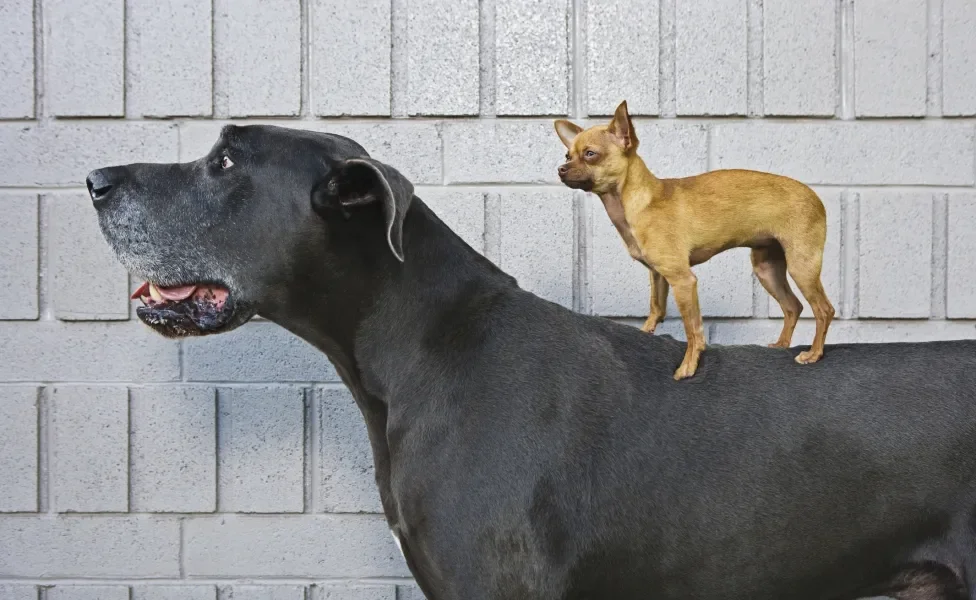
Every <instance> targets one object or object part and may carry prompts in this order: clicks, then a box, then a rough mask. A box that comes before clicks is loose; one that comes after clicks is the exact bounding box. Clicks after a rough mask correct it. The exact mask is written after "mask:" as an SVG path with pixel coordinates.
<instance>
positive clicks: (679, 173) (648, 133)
mask: <svg viewBox="0 0 976 600" xmlns="http://www.w3.org/2000/svg"><path fill="white" fill-rule="evenodd" d="M634 130H635V131H636V133H637V139H638V140H640V144H639V145H638V147H637V154H639V155H640V157H641V158H643V159H644V162H645V163H646V164H647V168H648V169H650V170H651V172H653V173H654V174H655V175H656V176H658V177H688V176H689V175H697V174H699V173H704V172H705V171H707V170H708V132H707V131H706V130H705V127H704V126H703V125H689V124H686V123H674V122H668V121H657V120H654V121H651V120H644V119H635V120H634ZM560 146H561V144H560Z"/></svg>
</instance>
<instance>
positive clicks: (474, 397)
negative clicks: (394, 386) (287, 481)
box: [448, 291, 976, 599]
mask: <svg viewBox="0 0 976 600" xmlns="http://www.w3.org/2000/svg"><path fill="white" fill-rule="evenodd" d="M496 303H497V302H496ZM497 304H499V305H498V307H497V311H496V314H495V315H494V318H493V319H492V323H493V324H494V326H493V328H492V330H491V334H490V336H489V337H488V339H487V340H485V343H484V345H483V346H481V348H482V350H483V352H481V353H479V354H478V355H477V357H476V361H477V363H478V364H477V365H475V364H468V365H467V366H465V367H463V371H464V373H465V374H464V375H463V376H461V378H460V379H459V380H458V381H459V382H460V385H461V387H462V389H460V390H456V391H455V392H454V393H452V394H448V395H450V396H453V397H458V398H464V399H465V400H464V401H465V414H466V415H467V416H468V418H469V419H470V418H471V415H472V414H473V415H477V414H478V413H479V410H478V408H477V406H478V405H479V404H480V403H481V402H488V403H492V404H493V405H495V406H494V409H495V410H496V411H498V410H499V409H502V412H504V414H506V415H507V419H506V420H505V421H504V422H493V423H492V424H491V427H490V428H488V429H487V430H486V428H485V424H484V423H480V424H479V426H478V428H477V429H475V428H472V429H470V430H468V431H466V432H465V433H464V436H465V437H464V439H465V443H464V444H463V447H464V450H465V454H466V455H467V458H470V459H471V462H470V463H467V462H466V458H465V456H459V457H457V460H456V463H455V466H456V468H457V469H458V470H459V471H460V472H463V471H465V470H466V469H474V470H479V477H478V478H477V481H472V482H471V483H472V486H473V487H475V488H480V486H479V485H478V481H485V480H494V478H495V477H498V478H500V479H501V478H505V477H509V478H511V477H513V474H512V472H511V466H512V465H513V464H518V465H519V468H520V473H518V474H517V475H514V477H516V479H518V481H519V485H520V486H522V487H523V488H524V489H525V490H526V494H528V496H527V498H526V502H527V503H528V504H530V505H532V504H533V502H535V504H536V505H538V504H539V502H542V500H541V499H542V498H550V499H549V500H547V501H546V502H544V503H543V505H542V506H540V507H539V513H538V514H537V515H531V516H529V517H528V518H530V519H535V522H534V523H533V524H532V525H531V526H528V528H529V529H531V530H535V531H537V532H539V536H540V540H543V542H540V543H542V547H543V548H545V547H547V544H548V545H549V546H551V548H554V549H556V550H551V552H554V553H555V555H549V556H547V557H546V561H547V562H555V563H557V564H563V565H565V568H566V571H565V578H566V581H572V582H573V583H572V584H571V585H570V588H571V589H573V590H574V591H575V592H576V593H579V594H582V595H578V596H572V597H580V598H586V597H615V598H642V597H644V596H643V595H641V594H642V593H643V592H642V591H641V590H645V591H646V590H647V589H655V590H660V591H661V594H660V595H658V596H656V597H660V598H670V597H674V598H679V597H694V598H723V599H730V598H757V597H776V593H777V592H778V593H779V594H780V595H781V596H783V597H787V596H788V597H794V598H802V597H805V595H806V594H807V593H809V594H811V596H809V597H826V596H824V595H823V592H824V590H825V589H829V590H832V593H833V595H836V596H843V595H844V594H848V593H853V592H854V591H855V590H857V589H860V588H864V587H865V586H869V585H872V584H876V583H879V582H882V581H887V580H889V579H891V578H892V577H894V574H895V573H897V572H898V571H899V569H903V568H905V566H906V565H912V564H915V563H917V562H919V561H921V560H923V559H925V558H926V556H925V552H926V548H930V549H931V548H933V547H937V550H938V552H937V553H936V554H937V555H938V557H937V558H935V559H934V560H939V561H942V562H943V563H944V564H946V566H947V568H949V569H950V570H954V572H957V573H961V572H963V569H966V568H968V569H972V568H973V567H974V565H968V564H966V561H968V560H971V559H970V558H967V557H968V555H967V554H965V553H963V552H962V551H961V550H959V548H960V547H966V548H971V543H972V539H973V536H972V533H971V531H970V530H969V529H968V528H969V524H968V519H969V517H970V516H971V515H972V513H973V507H974V506H976V480H974V478H973V473H976V391H974V390H976V341H959V342H931V343H904V344H879V345H874V344H851V345H834V346H828V348H827V353H826V355H825V358H824V359H823V360H822V361H821V362H820V363H817V364H814V365H797V364H796V363H795V362H794V361H793V356H794V355H795V354H796V353H797V352H798V351H799V350H798V349H793V350H779V349H769V348H765V347H759V346H728V347H725V346H718V345H716V346H710V347H709V349H708V351H707V352H706V353H705V354H704V358H703V361H702V363H701V366H700V368H699V370H698V373H697V375H696V376H695V377H694V378H693V379H691V380H687V381H683V382H675V381H673V380H672V378H671V372H672V369H673V366H674V365H675V364H677V363H678V362H680V359H681V356H682V354H683V351H684V344H683V343H682V342H678V341H676V340H673V339H671V338H669V337H663V336H648V335H647V334H645V333H643V332H640V331H638V330H636V329H634V328H629V327H625V326H622V325H618V324H615V323H612V322H609V321H607V320H604V319H598V318H581V317H580V316H579V315H575V314H572V313H570V312H569V311H567V310H565V309H563V308H561V307H558V306H556V305H554V304H550V303H548V302H544V301H540V300H538V299H537V298H535V297H534V296H530V295H528V294H525V293H524V292H521V291H513V292H512V293H511V294H510V295H508V296H507V298H506V299H505V300H504V301H502V302H500V303H497ZM515 339H517V340H518V343H519V344H520V346H521V347H520V351H519V352H517V353H515V352H511V351H510V344H509V341H510V340H515ZM526 340H530V341H528V342H527V341H526ZM526 346H527V347H526ZM895 365H897V368H893V366H895ZM509 389H519V390H520V393H519V394H518V396H517V397H513V396H511V395H510V394H508V393H507V391H506V390H509ZM475 419H477V417H475ZM462 429H463V427H462ZM495 439H499V440H506V447H498V446H496V444H495V442H494V440H495ZM541 439H545V440H546V443H545V444H544V445H539V444H538V443H537V440H541ZM485 456H493V460H491V461H488V462H489V465H487V466H486V464H485V461H484V457H485ZM495 471H497V473H496V472H495ZM594 473H599V474H600V475H599V480H600V481H601V482H603V484H602V485H601V486H600V488H599V489H596V488H593V486H592V485H591V482H592V481H593V480H594V477H593V474H594ZM554 490H563V491H562V492H560V493H559V494H555V492H554ZM481 491H484V492H485V494H484V498H483V499H482V500H483V502H484V505H483V509H484V510H486V511H490V510H491V509H492V508H491V505H492V503H493V502H496V501H498V502H500V501H501V497H500V496H499V497H495V496H494V494H493V492H492V490H490V489H484V490H481ZM509 491H510V490H509ZM505 493H508V491H506V492H505ZM553 495H556V496H558V497H559V499H558V500H552V499H551V497H552V496H553ZM533 498H534V499H535V500H533ZM475 514H476V513H475ZM471 518H474V517H473V516H472V517H471ZM567 531H572V532H573V535H572V538H573V539H574V540H577V541H576V543H575V544H574V545H573V546H572V547H562V546H560V540H562V539H564V538H566V532H567ZM648 532H653V535H650V536H649V535H648ZM798 539H799V540H803V542H802V543H798V542H797V540H798ZM601 540H613V542H612V544H604V543H603V542H602V541H601ZM946 540H949V541H946ZM757 549H758V550H757ZM920 553H921V554H920ZM771 565H776V568H775V569H773V568H771ZM513 568H515V567H513ZM771 571H772V572H773V573H778V574H779V575H773V576H772V581H771V580H770V572H771ZM584 574H585V575H584ZM581 576H582V577H585V578H589V579H588V580H586V581H583V580H580V577H581ZM828 582H829V583H828ZM800 584H804V585H800ZM807 584H809V585H807ZM549 585H550V586H551V585H552V584H551V583H550V584H549ZM798 586H799V587H798ZM570 588H568V589H570ZM608 590H610V591H612V592H613V595H612V596H611V595H606V594H607V593H608ZM805 590H809V592H807V591H805ZM588 593H594V594H596V593H599V594H604V595H597V596H588V595H587V594H588Z"/></svg>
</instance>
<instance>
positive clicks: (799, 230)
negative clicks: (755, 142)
mask: <svg viewBox="0 0 976 600" xmlns="http://www.w3.org/2000/svg"><path fill="white" fill-rule="evenodd" d="M555 126H556V133H557V134H558V135H559V137H560V139H561V140H562V141H563V143H564V144H565V145H566V147H567V148H568V149H569V152H568V153H567V154H566V158H567V162H566V163H565V164H564V165H562V166H560V167H559V175H560V178H561V179H562V180H563V183H565V184H566V185H567V186H569V187H572V188H577V189H583V190H586V191H592V192H594V193H596V194H598V195H599V196H600V199H601V200H602V201H603V206H604V208H606V210H607V215H608V216H609V217H610V219H611V221H612V222H613V224H614V226H615V227H616V228H617V232H618V233H619V234H620V236H621V238H622V239H623V241H624V244H625V245H626V247H627V251H628V252H629V253H630V255H631V257H632V258H634V259H635V260H638V261H640V262H642V263H643V264H644V265H646V266H647V267H648V268H649V269H650V271H651V275H650V277H651V303H650V314H649V316H648V317H647V321H646V322H645V323H644V326H643V327H642V329H643V330H644V331H646V332H648V333H653V332H654V329H655V328H656V327H657V324H658V323H660V322H661V321H663V320H664V312H665V303H666V300H667V295H668V289H669V288H670V289H671V290H673V291H674V298H675V301H676V302H677V304H678V309H679V310H680V311H681V318H682V320H683V321H684V325H685V333H686V334H687V336H688V348H687V350H686V352H685V356H684V360H682V362H681V365H680V366H679V367H678V370H677V371H676V372H675V374H674V377H675V379H684V378H686V377H691V376H692V375H694V373H695V370H696V369H697V368H698V359H699V357H700V355H701V353H702V351H703V350H704V349H705V336H704V331H703V327H702V318H701V309H700V307H699V305H698V283H697V281H698V280H697V279H696V278H695V275H694V274H693V273H692V271H691V267H693V266H695V265H697V264H701V263H703V262H705V261H707V260H708V259H710V258H711V257H713V256H715V255H716V254H718V253H719V252H724V251H725V250H728V249H729V248H739V247H747V248H752V266H753V271H754V272H755V273H756V276H757V277H758V278H759V281H760V282H761V283H762V285H763V287H764V288H765V289H766V291H768V292H769V293H770V295H771V296H773V298H775V299H776V301H777V302H779V304H780V306H781V307H782V309H783V315H784V319H783V331H782V333H780V336H779V339H778V340H777V341H776V342H775V343H774V344H771V346H776V347H780V348H788V347H789V345H790V340H791V339H792V337H793V330H794V328H795V327H796V323H797V319H798V318H799V316H800V311H801V310H802V306H801V304H800V301H799V300H798V299H797V297H796V296H795V295H794V294H793V291H792V290H791V289H790V284H789V282H788V281H787V279H786V274H787V273H789V274H790V276H791V277H793V281H795V282H796V285H797V286H798V287H799V288H800V292H801V293H802V294H803V296H804V298H806V299H807V301H808V302H809V303H810V307H811V308H812V309H813V314H814V317H815V318H816V322H817V329H816V333H815V334H814V339H813V344H812V346H811V348H810V349H809V350H807V351H805V352H801V353H800V354H799V355H798V356H797V357H796V361H797V362H798V363H804V364H806V363H813V362H816V361H817V360H819V359H820V357H821V356H823V346H824V339H825V338H826V336H827V328H828V327H829V326H830V322H831V320H832V319H833V316H834V308H833V306H832V305H831V304H830V301H829V300H828V299H827V296H826V294H825V293H824V290H823V286H822V285H821V282H820V267H821V263H822V260H823V248H824V242H825V240H826V238H827V218H826V212H825V210H824V206H823V203H822V202H821V201H820V198H818V197H817V194H816V193H815V192H814V191H813V190H811V189H810V188H809V187H807V186H806V185H804V184H802V183H800V182H799V181H796V180H794V179H790V178H788V177H783V176H781V175H773V174H771V173H761V172H758V171H745V170H722V171H710V172H708V173H703V174H701V175H696V176H694V177H684V178H681V179H658V178H657V177H655V176H654V174H653V173H651V171H650V170H649V169H648V168H647V166H646V165H645V164H644V161H643V160H642V159H641V158H640V156H638V155H637V146H638V140H637V135H636V132H635V131H634V127H633V123H632V122H631V120H630V115H629V114H628V113H627V102H626V101H624V102H622V103H621V104H620V106H619V107H618V108H617V111H616V113H615V115H614V118H613V120H611V121H610V123H609V124H608V125H601V126H597V127H592V128H590V129H587V130H585V131H584V130H582V129H581V128H580V127H579V126H577V125H574V124H573V123H570V122H569V121H565V120H559V121H556V122H555Z"/></svg>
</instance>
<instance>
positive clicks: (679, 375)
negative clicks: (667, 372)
mask: <svg viewBox="0 0 976 600" xmlns="http://www.w3.org/2000/svg"><path fill="white" fill-rule="evenodd" d="M697 368H698V365H694V364H685V363H681V366H680V367H678V370H677V371H675V372H674V380H675V381H681V380H682V379H688V378H689V377H691V376H693V375H694V374H695V371H696V370H697Z"/></svg>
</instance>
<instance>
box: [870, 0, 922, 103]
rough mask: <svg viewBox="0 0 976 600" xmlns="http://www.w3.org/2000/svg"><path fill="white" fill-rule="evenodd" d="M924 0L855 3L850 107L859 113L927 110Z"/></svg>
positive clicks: (871, 0) (873, 0) (884, 0)
mask: <svg viewBox="0 0 976 600" xmlns="http://www.w3.org/2000/svg"><path fill="white" fill-rule="evenodd" d="M927 24H928V9H927V8H926V0H857V2H854V110H855V112H856V114H857V116H859V117H920V116H923V115H925V96H926V70H927V67H926V61H927V53H928V50H927V42H926V39H927V34H928V31H927V30H928V25H927Z"/></svg>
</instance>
